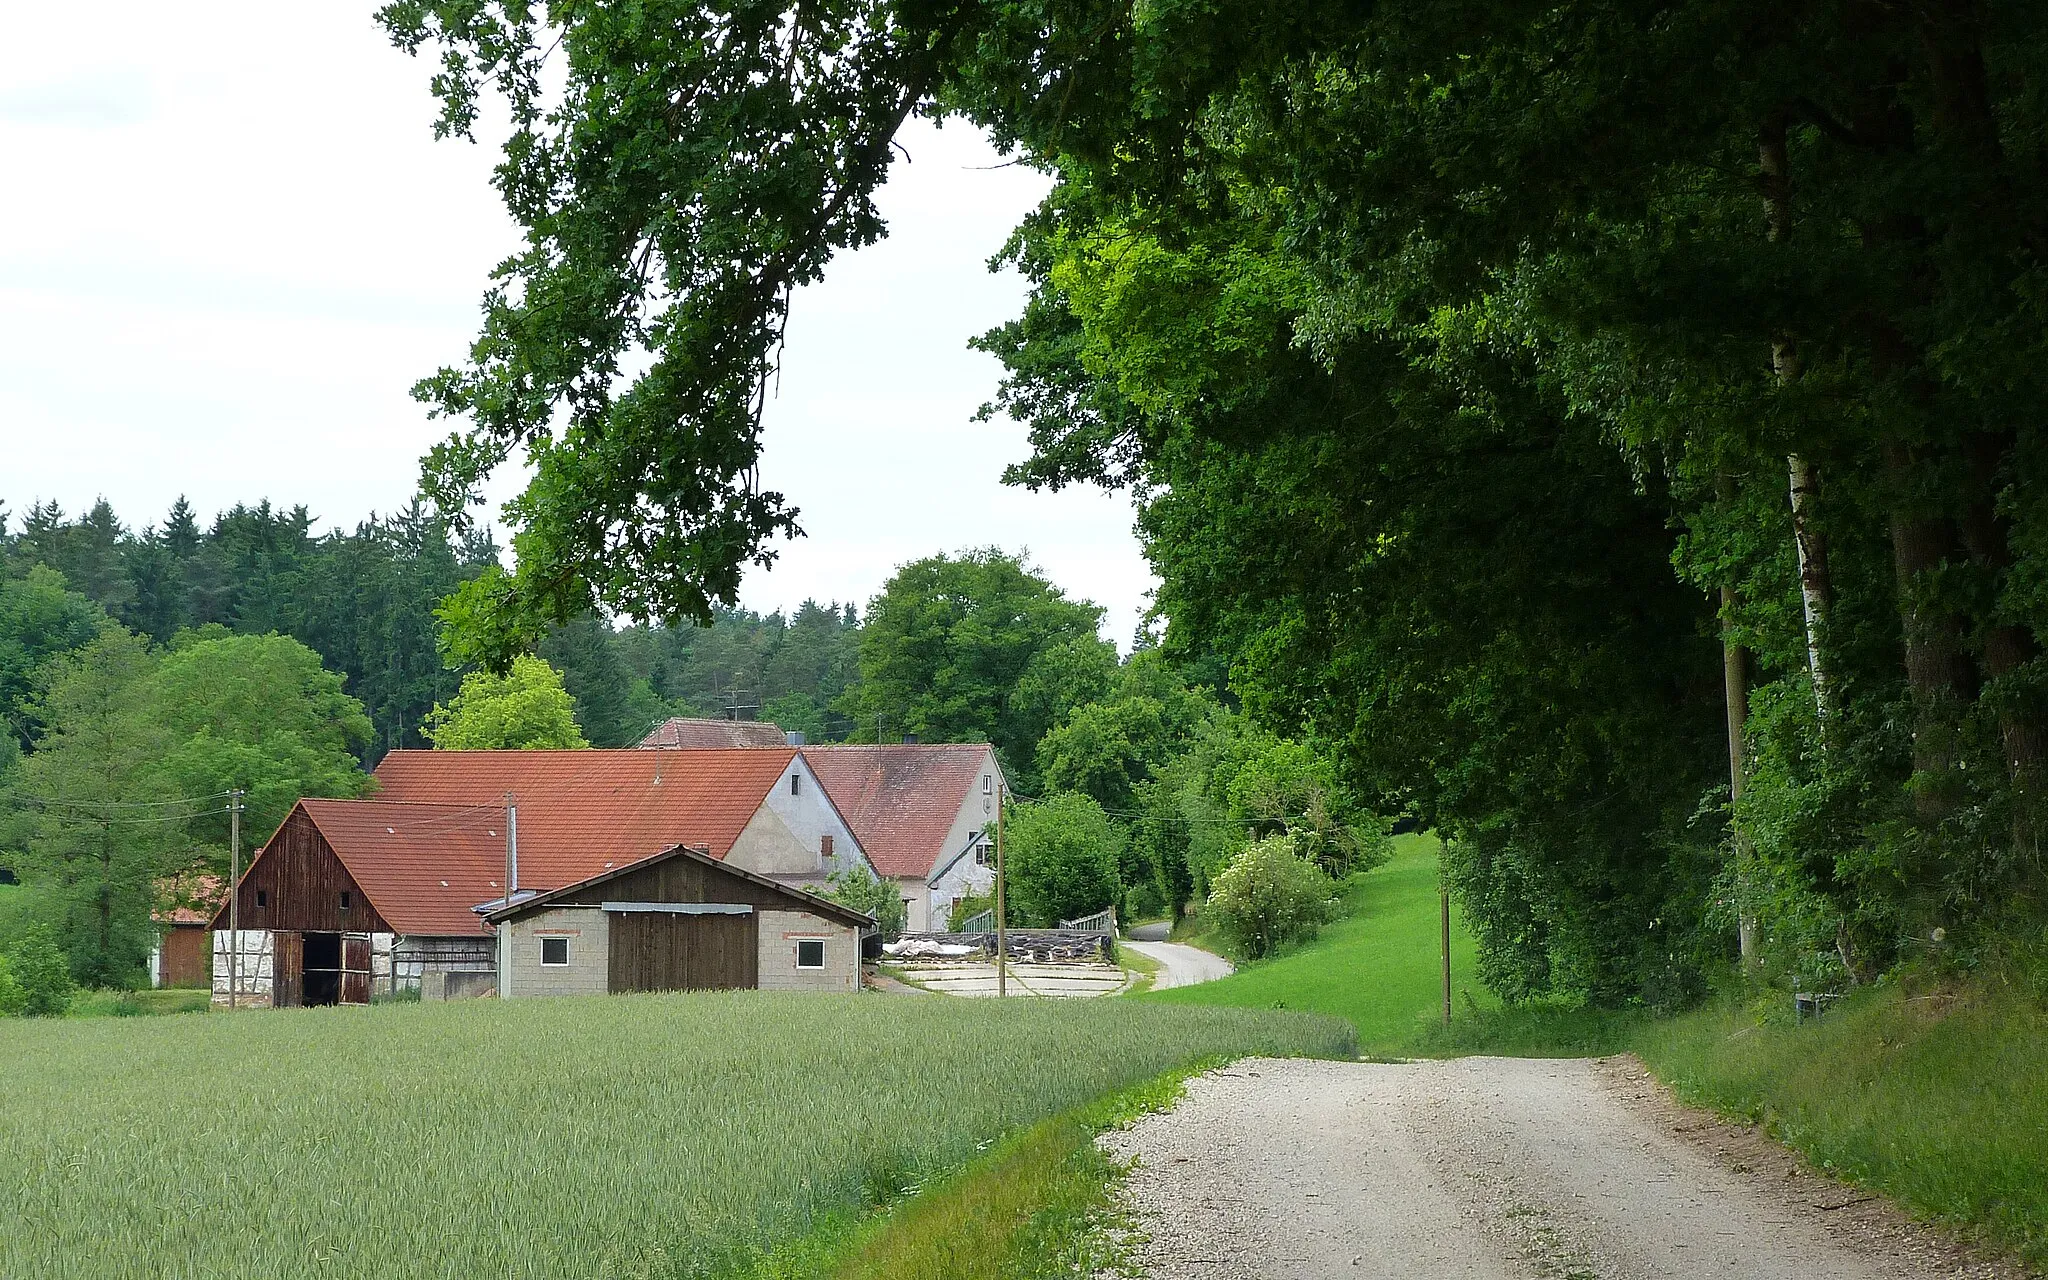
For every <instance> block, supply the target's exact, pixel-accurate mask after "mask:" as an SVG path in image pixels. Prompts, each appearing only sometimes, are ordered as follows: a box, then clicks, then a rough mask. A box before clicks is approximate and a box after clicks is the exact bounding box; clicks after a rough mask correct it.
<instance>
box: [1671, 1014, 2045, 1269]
mask: <svg viewBox="0 0 2048 1280" xmlns="http://www.w3.org/2000/svg"><path fill="white" fill-rule="evenodd" d="M1632 1043H1633V1047H1634V1048H1635V1050H1636V1052H1637V1053H1638V1054H1640V1055H1641V1057H1642V1059H1643V1061H1645V1062H1646V1063H1648V1064H1649V1066H1650V1067H1651V1069H1652V1070H1653V1071H1655V1072H1656V1073H1657V1075H1658V1076H1659V1077H1660V1078H1662V1079H1664V1080H1665V1081H1667V1082H1668V1083H1670V1084H1671V1085H1672V1086H1673V1087H1674V1088H1675V1089H1676V1090H1677V1091H1678V1093H1679V1095H1680V1096H1681V1097H1683V1098H1685V1099H1686V1100H1688V1101H1690V1102H1694V1103H1697V1104H1700V1105H1704V1106H1709V1107H1713V1108H1715V1109H1717V1110H1720V1111H1723V1112H1726V1113H1729V1114H1733V1115H1737V1116H1741V1117H1744V1118H1746V1119H1749V1120H1753V1121H1761V1122H1762V1123H1764V1124H1765V1125H1766V1126H1767V1127H1768V1128H1769V1129H1770V1131H1771V1132H1772V1133H1773V1134H1774V1135H1775V1136H1777V1137H1778V1138H1779V1139H1780V1140H1781V1141H1783V1142H1785V1143H1786V1144H1787V1145H1789V1146H1792V1147H1794V1148H1796V1149H1797V1150H1799V1151H1801V1152H1802V1153H1804V1154H1805V1155H1806V1157H1807V1158H1808V1159H1810V1160H1812V1161H1813V1162H1814V1163H1815V1164H1817V1165H1819V1166H1820V1167H1822V1168H1825V1169H1829V1170H1831V1171H1833V1172H1835V1173H1837V1174H1839V1175H1840V1176H1843V1177H1845V1178H1848V1179H1850V1180H1852V1181H1855V1182H1858V1183H1861V1184H1862V1185H1864V1186H1868V1187H1871V1188H1874V1189H1876V1190H1878V1191H1882V1192H1884V1193H1885V1194H1887V1195H1889V1196H1891V1197H1893V1198H1894V1199H1896V1200H1898V1201H1899V1202H1900V1203H1902V1204H1904V1205H1906V1206H1907V1207H1908V1208H1910V1209H1912V1210H1913V1211H1914V1212H1916V1213H1919V1214H1921V1215H1923V1216H1925V1217H1929V1218H1932V1219H1935V1220H1937V1221H1940V1222H1943V1223H1946V1224H1948V1225H1949V1226H1951V1227H1956V1228H1961V1229H1963V1230H1965V1231H1966V1232H1968V1233H1973V1234H1976V1235H1979V1236H1981V1237H1982V1238H1983V1239H1985V1240H1986V1241H1987V1242H1989V1243H1992V1244H1995V1245H1998V1246H2001V1247H2004V1248H2009V1249H2013V1250H2015V1251H2017V1252H2019V1253H2020V1254H2021V1255H2022V1256H2023V1257H2026V1258H2027V1259H2028V1260H2029V1261H2031V1262H2033V1263H2035V1264H2037V1265H2038V1264H2043V1263H2048V1012H2044V1011H2043V1010H2042V1008H2041V1006H2040V1005H2039V1004H2038V1003H2037V1002H2036V1001H2035V999H2034V998H2033V997H2032V995H2031V994H2030V993H2029V992H2027V991H2025V990H2024V989H2023V988H2019V987H2015V986H2006V985H2003V984H2001V983H1999V982H1997V981H1995V980H1990V981H1980V982H1976V983H1972V984H1970V985H1968V986H1966V987H1953V986H1948V987H1930V988H1928V989H1924V990H1915V989H1914V988H1913V985H1912V984H1892V985H1889V986H1887V987H1885V988H1882V989H1877V990H1869V991H1865V992H1863V993H1862V994H1860V995H1859V996H1857V997H1856V998H1854V999H1852V1000H1850V1001H1848V1002H1846V1003H1845V1004H1843V1005H1841V1006H1838V1007H1837V1008H1836V1009H1835V1010H1834V1011H1832V1012H1831V1013H1829V1014H1828V1016H1827V1017H1825V1018H1822V1019H1820V1020H1818V1021H1812V1022H1807V1023H1805V1024H1794V1023H1792V1022H1790V1021H1789V1020H1787V1019H1784V1018H1782V1016H1778V1011H1777V1010H1776V1009H1773V1010H1771V1016H1764V1017H1760V1016H1759V1014H1758V1013H1757V1012H1756V1011H1754V1010H1752V1009H1749V1008H1743V1007H1737V1006H1732V1005H1731V1006H1724V1007H1719V1008H1714V1009H1709V1010H1703V1011H1700V1012H1697V1013H1692V1014H1688V1015H1686V1016H1683V1017H1679V1018H1674V1019H1669V1020H1664V1021H1656V1022H1644V1023H1643V1024H1641V1025H1640V1026H1639V1027H1637V1028H1636V1030H1635V1034H1634V1035H1633V1037H1632Z"/></svg>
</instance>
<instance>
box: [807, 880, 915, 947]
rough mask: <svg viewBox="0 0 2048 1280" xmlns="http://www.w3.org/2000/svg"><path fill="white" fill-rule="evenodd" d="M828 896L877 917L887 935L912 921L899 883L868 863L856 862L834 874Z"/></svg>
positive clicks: (894, 934) (840, 903)
mask: <svg viewBox="0 0 2048 1280" xmlns="http://www.w3.org/2000/svg"><path fill="white" fill-rule="evenodd" d="M825 896H826V897H828V898H830V899H832V901H834V902H836V903H838V904H839V905H840V906H842V907H852V908H853V909H854V910H855V911H865V912H866V913H867V914H869V915H871V916H873V917H874V918H875V923H876V924H878V925H880V926H881V928H882V936H883V937H884V938H893V937H895V936H896V935H898V934H900V933H902V932H903V927H904V926H905V925H906V924H908V923H909V922H910V913H909V912H908V911H907V910H905V909H904V906H903V897H902V895H901V894H899V893H898V892H897V890H896V882H895V881H894V880H883V879H880V878H878V877H877V876H876V875H875V873H874V872H872V871H869V870H868V869H867V868H866V867H864V866H859V865H855V866H853V867H849V868H848V869H847V870H845V871H842V872H840V873H839V874H838V875H836V876H833V877H832V887H831V889H830V890H828V891H827V892H826V894H825Z"/></svg>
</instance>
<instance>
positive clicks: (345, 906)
mask: <svg viewBox="0 0 2048 1280" xmlns="http://www.w3.org/2000/svg"><path fill="white" fill-rule="evenodd" d="M348 899H349V893H348V890H346V889H343V890H342V891H341V909H342V910H343V911H346V910H348V907H349V901H348Z"/></svg>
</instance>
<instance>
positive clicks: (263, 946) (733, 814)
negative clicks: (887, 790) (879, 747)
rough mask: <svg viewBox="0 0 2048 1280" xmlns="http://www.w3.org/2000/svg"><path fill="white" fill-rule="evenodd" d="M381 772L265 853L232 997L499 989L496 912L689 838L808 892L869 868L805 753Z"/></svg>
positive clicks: (291, 821) (697, 754)
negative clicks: (368, 786) (366, 793)
mask: <svg viewBox="0 0 2048 1280" xmlns="http://www.w3.org/2000/svg"><path fill="white" fill-rule="evenodd" d="M377 779H378V781H379V782H380V783H381V784H382V793H381V795H379V797H378V798H377V799H374V800H304V801H301V802H300V803H299V804H298V805H297V806H296V807H295V808H294V809H293V810H292V812H291V813H290V814H289V815H287V816H286V818H285V820H284V822H283V823H282V824H281V825H280V826H279V828H278V830H277V833H276V834H275V835H273V836H272V837H271V839H270V840H269V842H268V843H266V844H265V845H264V847H263V848H262V849H261V850H260V851H258V853H257V855H256V857H255V858H254V860H253V861H252V862H251V864H250V866H249V870H248V872H247V873H246V874H244V875H243V877H242V880H241V882H240V883H239V884H238V885H237V886H236V890H235V892H236V901H237V902H238V904H239V911H240V923H241V933H240V935H239V937H238V939H230V937H229V936H228V934H227V933H226V926H227V910H226V908H223V909H222V910H221V911H220V913H218V914H217V915H216V916H215V918H214V922H213V923H214V928H215V929H216V930H217V931H218V932H217V933H216V942H215V947H214V951H215V964H214V988H215V991H214V994H215V998H216V999H217V1000H225V999H227V998H229V992H230V989H231V988H232V990H233V991H234V992H235V993H236V998H238V999H240V998H245V997H246V998H249V999H250V1001H251V1003H257V1004H262V1003H271V1002H275V1003H277V1004H282V1005H294V1004H335V1003H351V1004H352V1003H359V1002H361V1001H364V1000H367V999H368V998H369V996H370V994H371V993H372V992H373V991H381V990H390V989H394V988H404V987H414V986H426V987H427V988H428V989H429V990H430V991H433V990H438V989H443V988H445V989H449V990H454V989H458V988H466V989H475V988H480V987H488V986H492V985H495V983H496V978H495V977H493V976H490V975H494V974H495V973H496V971H497V969H498V950H499V948H498V940H497V939H496V938H495V937H494V936H493V934H492V932H491V929H490V926H489V925H488V924H487V923H486V922H485V920H484V919H483V917H482V916H481V915H480V914H479V909H480V908H488V907H490V906H493V905H496V904H502V903H504V902H506V901H507V900H508V897H509V898H510V901H511V902H512V904H513V905H514V906H518V905H520V903H521V901H522V898H521V896H520V895H522V894H524V895H528V896H532V895H538V894H544V893H548V892H552V891H554V890H556V889H561V888H566V887H569V886H572V885H577V884H581V883H582V882H584V881H586V880H588V879H590V878H591V877H593V876H600V875H603V874H605V873H606V872H609V871H612V870H615V869H617V868H620V867H626V866H629V865H632V864H634V863H637V862H640V861H642V860H643V859H646V858H648V857H650V856H652V855H654V854H657V853H661V852H663V851H666V850H668V849H671V848H672V847H674V846H677V845H681V844H688V845H692V846H695V847H696V848H698V849H700V850H702V851H703V854H704V856H706V857H709V858H711V859H713V860H717V861H728V860H729V861H730V863H731V865H732V866H734V867H735V868H739V869H742V870H745V871H747V872H750V873H752V874H754V875H755V876H757V877H762V878H767V879H773V880H777V881H782V882H786V883H788V884H791V885H794V886H799V887H806V886H807V887H809V888H818V887H821V886H822V885H823V884H824V883H825V882H826V881H827V880H828V879H829V878H830V877H831V876H832V875H834V874H837V873H838V872H840V871H843V870H845V869H847V868H849V867H852V866H856V865H868V863H867V859H866V856H865V854H864V853H863V852H862V851H861V847H860V841H859V839H858V837H856V836H855V835H854V833H853V831H852V829H851V827H850V826H849V825H848V824H847V822H846V821H845V820H844V819H843V818H842V817H840V815H839V813H838V811H837V810H836V809H835V808H834V807H833V806H832V803H831V801H830V799H829V798H828V797H827V796H826V794H825V791H824V789H823V788H822V787H821V786H820V785H819V784H818V780H817V777H816V775H815V774H814V773H812V772H811V769H810V766H809V764H808V762H807V761H805V760H804V759H803V758H802V757H801V756H800V755H799V754H798V753H797V752H796V751H794V750H790V749H788V748H778V749H773V750H754V749H738V750H709V751H690V752H643V751H398V752H393V753H392V754H391V755H389V756H387V757H385V759H384V762H383V763H382V764H381V765H380V766H379V767H378V769H377ZM508 891H509V893H508ZM237 944H238V945H237ZM457 975H459V976H457Z"/></svg>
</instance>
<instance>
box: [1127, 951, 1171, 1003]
mask: <svg viewBox="0 0 2048 1280" xmlns="http://www.w3.org/2000/svg"><path fill="white" fill-rule="evenodd" d="M1116 962H1117V963H1118V964H1120V965H1122V966H1123V967H1124V969H1125V970H1126V971H1127V972H1129V973H1130V975H1131V979H1130V982H1131V985H1130V986H1128V987H1125V988H1124V991H1123V994H1125V995H1127V996H1135V995H1142V994H1144V993H1145V992H1147V991H1150V990H1151V989H1152V984H1153V983H1154V982H1157V981H1158V980H1159V970H1160V969H1161V968H1163V967H1164V966H1162V965H1161V964H1160V963H1159V962H1158V961H1157V960H1154V959H1153V958H1152V957H1151V956H1148V955H1146V954H1145V953H1144V952H1142V951H1140V950H1138V949H1137V948H1136V947H1132V946H1129V945H1121V946H1118V947H1117V949H1116Z"/></svg>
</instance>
